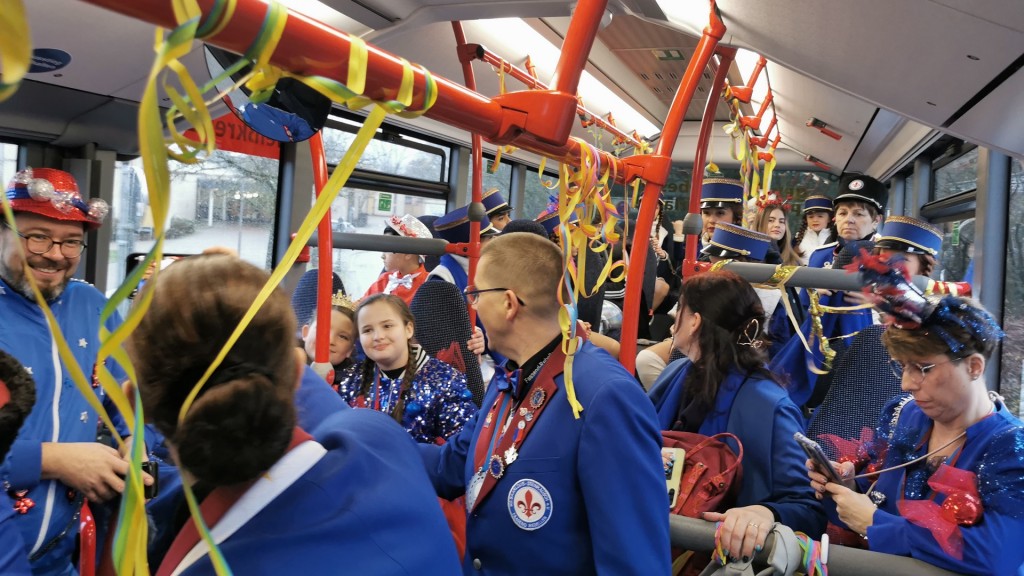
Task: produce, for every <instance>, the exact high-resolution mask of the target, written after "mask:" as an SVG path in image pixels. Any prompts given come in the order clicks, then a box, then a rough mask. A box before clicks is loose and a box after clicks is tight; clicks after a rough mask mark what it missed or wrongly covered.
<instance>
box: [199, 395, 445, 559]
mask: <svg viewBox="0 0 1024 576" xmlns="http://www.w3.org/2000/svg"><path fill="white" fill-rule="evenodd" d="M310 433H311V434H313V435H314V436H315V437H316V438H317V439H318V441H319V442H320V443H321V444H322V445H323V446H324V448H326V449H327V454H326V455H324V457H323V458H322V459H321V460H320V461H319V462H318V463H317V464H316V465H314V466H313V468H311V469H310V470H308V471H307V472H306V473H305V474H304V475H303V476H302V477H301V478H300V479H299V480H298V481H297V482H296V483H295V484H292V485H291V486H290V487H288V488H287V489H286V490H285V491H284V492H282V493H281V494H280V495H279V496H277V497H276V498H275V499H274V500H272V501H271V502H270V503H269V505H267V507H266V508H264V509H263V510H261V511H260V512H259V513H257V514H256V515H255V516H254V517H253V518H252V519H251V520H249V521H248V522H247V523H246V524H245V525H244V526H242V527H241V528H240V529H239V530H238V531H237V532H235V533H234V534H233V535H231V536H230V537H228V539H227V540H225V541H224V542H223V543H222V544H220V550H221V552H222V553H223V554H224V558H225V559H226V560H227V563H228V565H229V566H230V567H231V569H232V571H233V572H234V573H235V574H306V575H313V574H336V573H339V572H344V573H346V574H373V575H374V576H377V575H396V576H397V575H403V576H406V575H409V574H417V575H436V576H451V575H452V574H457V573H458V571H459V561H458V556H457V553H456V551H455V543H454V541H453V540H452V537H451V532H450V531H449V529H448V524H447V522H446V521H445V519H444V515H443V514H442V513H441V507H440V506H439V505H438V503H437V498H436V497H435V496H434V493H433V490H432V489H431V486H430V483H429V481H428V480H427V476H426V474H425V473H424V472H423V469H422V468H420V467H419V466H418V465H417V459H418V455H417V453H416V447H415V442H413V440H412V438H410V437H409V435H408V434H407V433H406V432H405V430H402V428H401V427H400V426H398V425H397V424H395V422H394V421H392V420H391V419H390V418H388V416H387V415H385V414H381V413H380V412H376V411H374V410H342V411H340V412H337V413H336V414H334V415H333V416H331V417H330V418H327V419H326V420H324V421H323V422H321V424H320V426H319V427H318V428H316V429H315V430H312V431H310ZM183 574H185V575H188V576H198V575H210V576H213V574H214V570H213V566H212V564H211V563H210V560H209V556H205V557H203V558H202V559H201V560H199V561H198V562H197V563H195V564H193V565H192V566H190V567H189V568H188V569H186V570H185V571H184V572H183Z"/></svg>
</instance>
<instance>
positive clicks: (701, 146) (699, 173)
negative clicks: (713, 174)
mask: <svg viewBox="0 0 1024 576" xmlns="http://www.w3.org/2000/svg"><path fill="white" fill-rule="evenodd" d="M735 57H736V49H735V48H720V49H719V50H718V71H717V72H716V73H715V79H714V80H713V85H712V86H711V91H710V92H708V102H707V105H705V106H704V116H703V117H702V119H701V123H700V133H699V134H698V135H697V152H696V154H695V155H694V159H693V173H692V174H690V207H689V210H688V212H689V213H690V214H699V213H700V188H701V186H702V185H703V184H704V162H705V161H706V160H707V157H708V143H709V142H710V141H711V130H712V129H713V128H714V126H715V113H716V111H717V110H718V101H719V100H721V99H722V88H723V87H724V86H725V79H726V76H728V75H729V67H730V66H732V61H733V58H735ZM684 260H685V261H695V260H697V236H696V235H694V234H691V235H688V236H687V237H686V255H685V256H684ZM684 268H685V266H684Z"/></svg>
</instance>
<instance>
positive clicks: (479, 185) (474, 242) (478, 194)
mask: <svg viewBox="0 0 1024 576" xmlns="http://www.w3.org/2000/svg"><path fill="white" fill-rule="evenodd" d="M452 30H453V31H454V32H455V43H456V45H457V46H456V51H457V52H459V53H460V54H461V53H462V48H463V46H465V45H466V33H465V31H463V29H462V23H461V22H452ZM459 60H460V61H461V62H462V74H463V76H465V78H466V88H469V89H470V90H472V91H474V92H476V75H474V74H473V64H472V63H471V62H469V61H467V60H463V59H462V58H461V57H460V58H459ZM471 141H472V147H473V150H472V154H473V189H472V201H473V204H474V205H473V206H471V210H472V211H473V212H476V211H478V210H482V209H483V189H484V143H483V139H482V138H480V135H479V134H477V133H476V132H474V133H473V135H472V137H471ZM470 216H471V217H470V220H469V254H468V257H469V270H467V272H466V275H467V277H468V278H469V283H470V284H472V283H473V282H474V281H475V279H476V266H477V264H478V263H479V261H480V221H479V220H474V219H473V213H472V212H471V213H470ZM468 304H469V303H468V302H467V306H466V310H467V311H468V312H469V327H470V330H473V329H474V326H476V308H474V307H473V306H469V305H468Z"/></svg>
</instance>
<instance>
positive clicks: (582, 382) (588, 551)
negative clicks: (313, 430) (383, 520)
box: [420, 338, 670, 575]
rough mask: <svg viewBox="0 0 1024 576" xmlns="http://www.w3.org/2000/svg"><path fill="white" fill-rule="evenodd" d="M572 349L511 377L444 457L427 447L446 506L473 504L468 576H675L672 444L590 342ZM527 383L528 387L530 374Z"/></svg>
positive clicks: (542, 355) (545, 353) (634, 390)
mask: <svg viewBox="0 0 1024 576" xmlns="http://www.w3.org/2000/svg"><path fill="white" fill-rule="evenodd" d="M560 342H561V338H558V339H555V340H554V341H552V342H551V343H550V344H549V345H548V346H547V347H546V348H545V349H543V350H541V351H540V352H539V353H538V354H536V355H535V356H534V357H532V358H531V359H530V360H528V361H526V362H524V364H523V367H522V370H517V371H515V372H513V373H512V374H511V375H507V374H506V373H505V372H499V373H498V374H497V375H495V378H494V380H493V381H492V382H491V385H490V386H489V387H488V389H487V395H486V396H485V398H484V402H483V406H484V409H483V410H482V411H481V412H480V413H479V414H477V415H476V416H474V418H473V419H471V420H470V421H469V422H468V423H467V424H466V426H465V427H464V428H463V429H462V432H461V433H459V434H458V435H457V436H454V437H452V438H451V439H450V440H449V442H448V443H447V444H445V445H444V446H443V447H439V446H430V445H425V444H421V445H420V450H421V453H422V455H423V459H424V462H425V464H426V468H427V472H428V475H429V476H430V477H431V479H432V481H433V482H434V487H435V488H436V489H437V492H438V495H440V496H441V497H444V498H452V497H456V496H459V495H461V494H463V493H465V494H466V502H467V509H468V521H467V530H466V534H467V538H468V542H467V550H466V558H465V561H464V565H463V569H464V571H465V573H466V574H475V573H477V572H481V573H485V574H523V573H526V572H527V571H530V572H533V573H536V574H559V575H572V574H588V575H589V574H668V573H669V571H670V569H669V557H670V554H669V539H668V516H667V514H666V510H667V506H668V498H667V494H666V490H665V476H664V470H663V466H662V462H661V436H660V434H659V432H658V429H657V424H656V421H655V415H654V411H653V409H652V407H651V404H650V401H649V400H647V399H646V398H645V397H644V393H643V390H642V389H641V388H640V387H639V386H637V383H636V381H635V380H634V379H633V378H632V376H630V375H629V374H627V373H626V372H625V371H624V370H623V369H622V366H621V365H619V364H618V363H617V362H615V361H614V360H613V359H612V358H611V357H610V356H608V354H607V353H605V352H604V351H601V350H600V349H598V348H597V347H595V346H594V345H592V344H590V343H589V342H586V343H584V344H583V345H582V346H581V348H580V349H579V351H578V352H577V353H576V355H575V356H574V361H573V382H574V387H575V395H576V397H577V398H578V399H579V401H580V403H582V404H583V406H584V410H583V411H582V412H581V413H580V416H579V419H578V420H577V419H574V418H573V412H572V410H571V409H570V407H569V405H568V402H567V400H566V392H565V382H564V374H563V371H564V362H565V355H564V353H563V352H562V350H561V347H560V345H559V344H560ZM524 374H525V376H521V375H524Z"/></svg>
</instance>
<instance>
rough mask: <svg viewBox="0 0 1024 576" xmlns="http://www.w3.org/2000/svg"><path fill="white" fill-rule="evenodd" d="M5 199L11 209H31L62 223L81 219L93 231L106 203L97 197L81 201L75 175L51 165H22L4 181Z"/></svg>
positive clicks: (103, 212)
mask: <svg viewBox="0 0 1024 576" xmlns="http://www.w3.org/2000/svg"><path fill="white" fill-rule="evenodd" d="M7 200H8V201H10V203H11V210H13V211H15V212H31V213H33V214H39V215H40V216H45V217H47V218H53V219H54V220H60V221H63V222H82V223H83V224H85V225H86V227H87V228H89V229H91V230H95V229H97V228H99V227H100V226H102V225H103V219H104V218H106V216H107V213H109V212H110V206H109V205H108V204H107V203H106V202H105V201H104V200H102V199H100V198H92V199H90V200H89V201H88V202H86V201H84V200H82V195H81V193H79V191H78V184H77V183H76V182H75V178H74V177H73V176H72V175H71V174H68V173H67V172H65V171H63V170H56V169H54V168H36V169H32V168H26V169H24V170H22V171H21V172H18V173H17V174H15V175H14V178H12V179H11V181H10V182H9V183H8V184H7Z"/></svg>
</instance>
